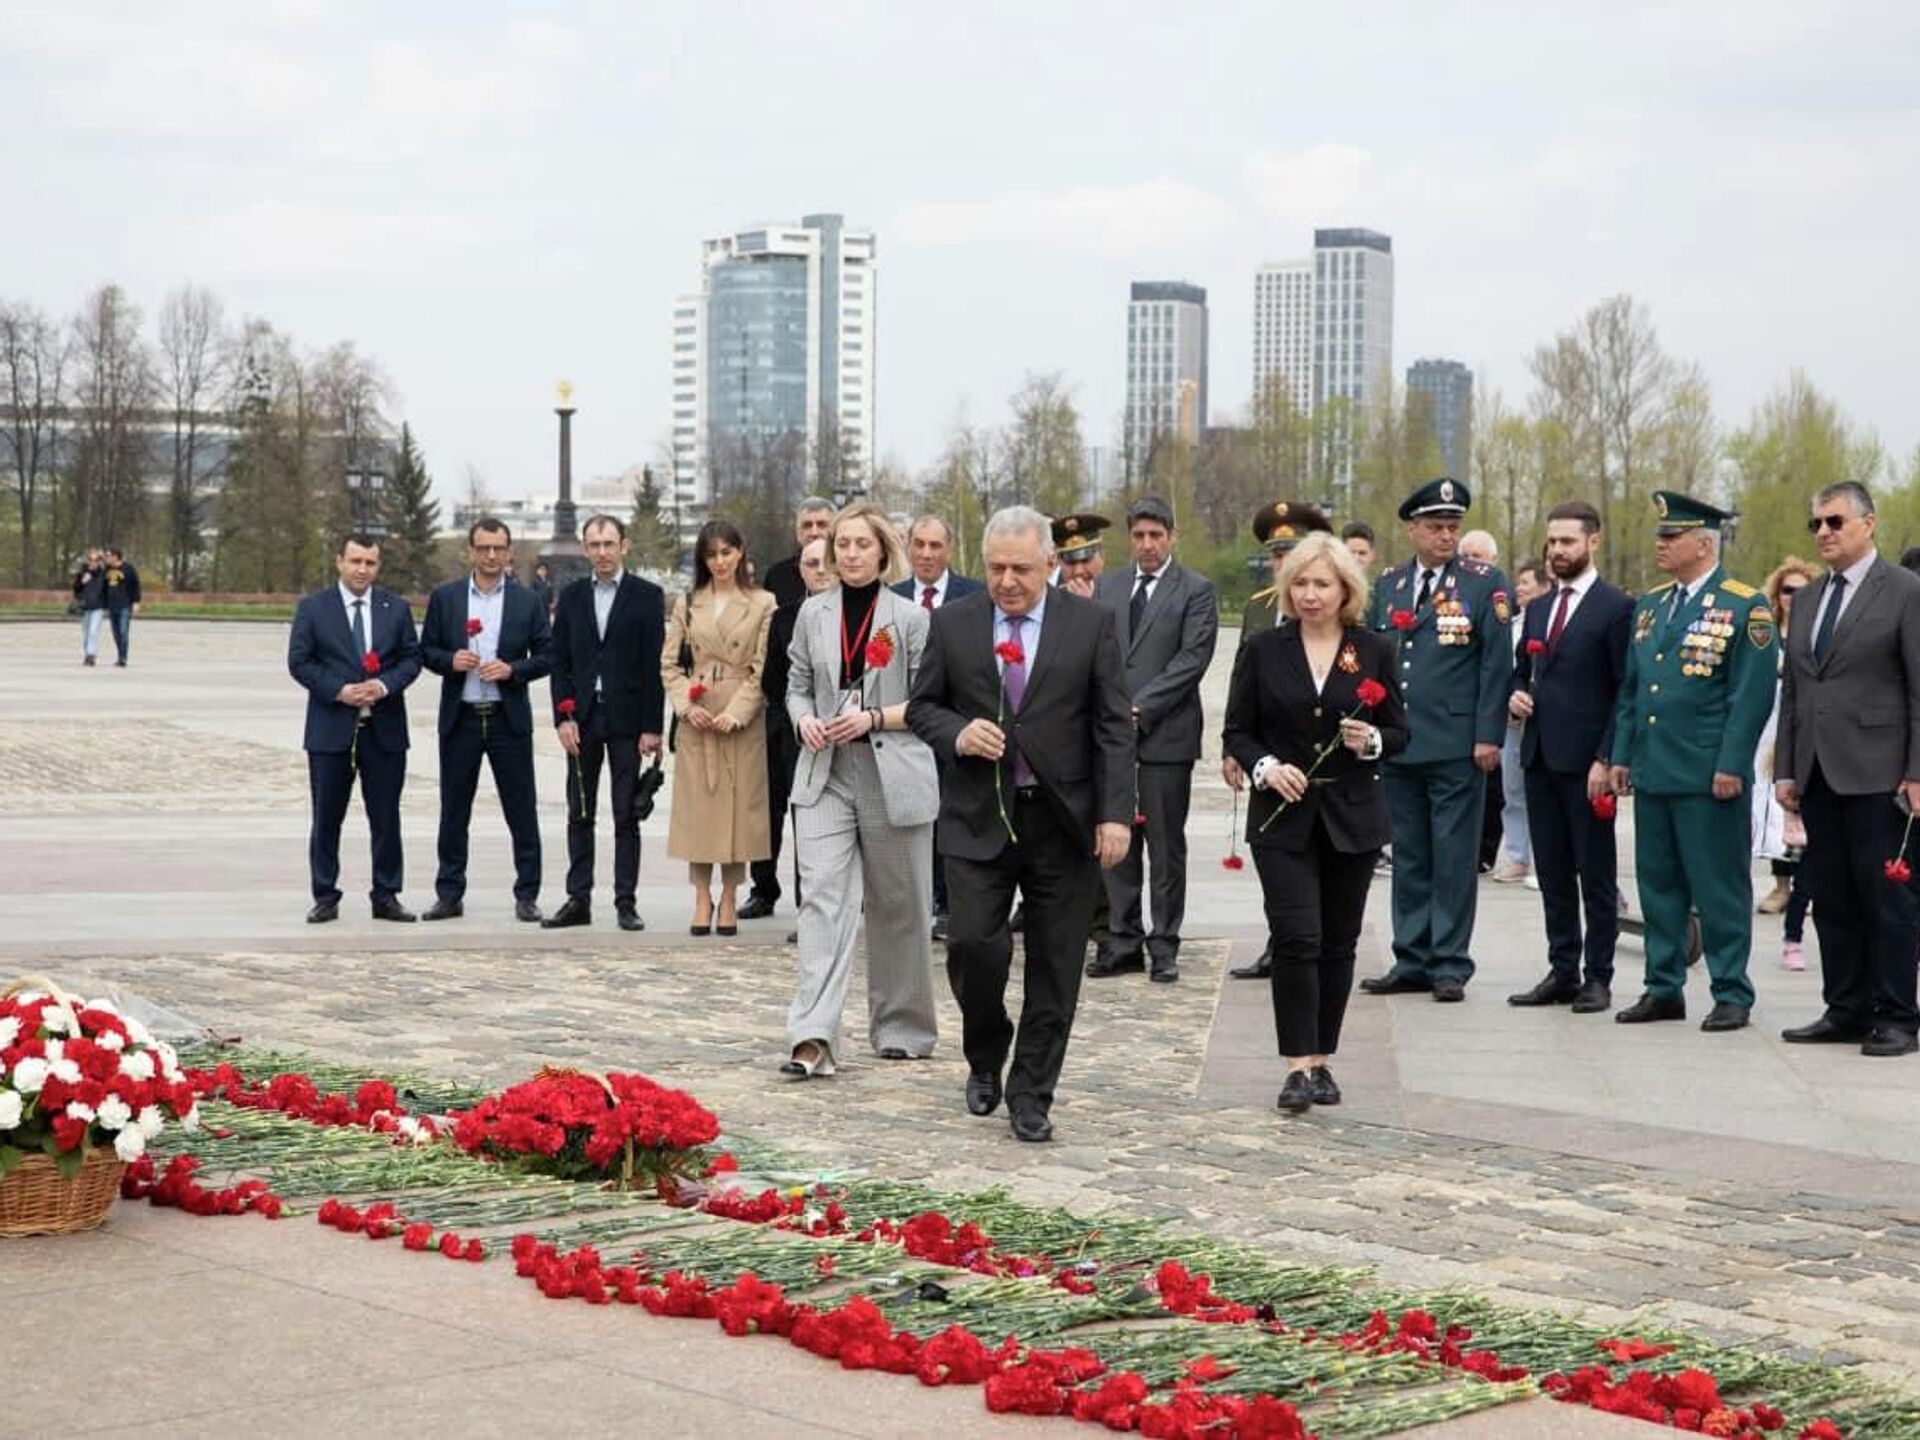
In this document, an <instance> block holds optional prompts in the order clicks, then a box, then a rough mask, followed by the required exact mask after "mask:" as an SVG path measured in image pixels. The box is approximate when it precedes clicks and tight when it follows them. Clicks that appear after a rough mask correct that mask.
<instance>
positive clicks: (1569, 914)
mask: <svg viewBox="0 0 1920 1440" xmlns="http://www.w3.org/2000/svg"><path fill="white" fill-rule="evenodd" d="M1599 549H1600V512H1599V511H1597V510H1595V509H1594V508H1593V506H1591V505H1589V504H1588V503H1587V502H1586V501H1585V500H1569V501H1567V502H1565V503H1564V504H1560V505H1556V506H1554V507H1553V509H1552V510H1550V511H1548V512H1547V572H1548V574H1549V575H1550V576H1551V577H1552V580H1553V588H1552V589H1550V590H1548V591H1546V592H1545V593H1544V594H1542V595H1540V596H1539V597H1538V598H1537V599H1535V600H1533V601H1532V602H1531V603H1529V604H1528V606H1527V610H1526V614H1525V617H1524V619H1523V623H1522V627H1521V634H1520V646H1519V653H1518V656H1517V658H1516V660H1515V662H1514V663H1515V669H1514V674H1513V695H1512V698H1511V699H1510V700H1509V701H1508V710H1509V713H1510V714H1512V715H1513V716H1514V717H1515V718H1516V719H1518V720H1520V721H1521V722H1522V723H1523V724H1524V726H1525V728H1524V729H1523V730H1522V731H1521V732H1520V763H1521V765H1522V766H1523V767H1524V775H1525V782H1526V805H1527V830H1528V834H1529V837H1530V838H1531V841H1532V844H1533V868H1534V874H1535V876H1537V877H1538V879H1539V881H1540V902H1541V906H1542V908H1543V909H1544V910H1545V912H1546V922H1547V963H1548V966H1549V967H1550V968H1549V969H1548V972H1547V976H1546V978H1545V979H1544V980H1542V981H1541V982H1540V983H1539V984H1538V985H1535V986H1534V987H1533V988H1532V989H1531V990H1525V991H1522V992H1521V993H1520V994H1518V995H1509V996H1508V997H1507V1003H1508V1004H1509V1005H1571V1006H1572V1007H1573V1010H1574V1013H1575V1014H1578V1015H1592V1014H1598V1013H1600V1012H1602V1011H1606V1010H1610V1009H1612V1008H1613V947H1614V942H1615V941H1616V940H1617V939H1618V938H1619V934H1620V881H1619V864H1618V856H1617V853H1616V851H1615V849H1614V829H1613V815H1612V802H1611V799H1610V798H1609V800H1608V801H1606V802H1603V805H1604V808H1605V810H1606V812H1607V813H1606V814H1605V815H1604V817H1603V816H1602V815H1600V814H1596V813H1595V811H1594V801H1595V799H1596V798H1597V797H1599V796H1601V795H1607V794H1608V792H1609V790H1610V788H1611V787H1610V786H1609V783H1608V776H1607V755H1608V754H1609V753H1610V751H1611V750H1612V748H1613V711H1614V706H1615V705H1616V704H1618V703H1619V699H1620V682H1621V681H1622V680H1623V679H1624V678H1625V676H1626V673H1627V631H1628V628H1629V626H1630V625H1631V624H1632V621H1633V601H1631V600H1629V599H1628V598H1627V596H1626V594H1625V593H1624V592H1623V591H1621V590H1618V589H1616V588H1615V587H1614V586H1612V585H1609V584H1608V583H1607V582H1606V581H1604V580H1602V579H1601V578H1600V572H1599V571H1598V570H1596V569H1595V568H1594V559H1595V556H1596V555H1597V554H1598V552H1599ZM1536 647H1537V648H1536ZM1583 901H1584V903H1585V907H1586V917H1587V924H1586V935H1585V937H1584V940H1583V938H1582V936H1581V933H1580V911H1581V905H1582V902H1583ZM1583 954H1584V956H1585V960H1586V979H1585V980H1584V981H1582V980H1581V978H1580V976H1581V959H1582V956H1583Z"/></svg>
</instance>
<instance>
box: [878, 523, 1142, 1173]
mask: <svg viewBox="0 0 1920 1440" xmlns="http://www.w3.org/2000/svg"><path fill="white" fill-rule="evenodd" d="M984 550H985V558H986V568H987V593H986V594H977V595H972V596H969V597H968V598H967V599H965V600H962V601H959V602H957V603H956V604H954V605H951V606H948V607H946V608H944V609H941V610H938V611H936V612H934V617H933V628H932V631H931V632H930V635H929V638H928V642H927V650H926V654H925V656H924V658H923V659H922V662H921V666H920V674H919V676H918V677H917V678H916V680H915V682H914V688H913V699H912V701H911V702H910V703H909V705H908V707H907V723H908V724H909V725H911V726H912V727H913V730H914V733H915V734H917V735H919V736H920V738H921V739H922V740H924V741H926V742H927V744H928V745H930V746H932V747H933V748H934V750H935V751H937V752H941V753H944V754H946V755H949V756H952V757H954V758H953V760H952V762H951V764H950V766H949V768H948V772H947V779H946V784H945V786H944V787H943V789H942V792H941V797H940V839H939V844H940V849H941V851H942V853H943V854H944V855H945V856H946V860H947V866H948V879H949V882H950V885H951V890H950V895H951V897H952V902H953V911H952V924H951V928H950V930H949V938H948V942H947V978H948V981H949V983H950V984H951V985H952V986H953V994H954V998H955V999H956V1000H957V1001H958V1002H959V1004H960V1014H961V1025H962V1035H961V1043H962V1046H963V1048H964V1049H965V1051H966V1056H967V1071H968V1073H967V1109H968V1110H969V1111H971V1112H972V1113H973V1114H975V1115H991V1114H992V1113H993V1112H994V1110H995V1109H996V1108H997V1107H998V1106H999V1104H1000V1098H1001V1092H1002V1082H1001V1073H1000V1072H1001V1067H1002V1066H1003V1065H1004V1064H1005V1063H1006V1059H1007V1054H1008V1051H1009V1048H1011V1050H1012V1054H1013V1064H1012V1067H1011V1069H1010V1070H1008V1072H1007V1076H1006V1081H1005V1093H1006V1098H1007V1109H1008V1112H1009V1115H1010V1117H1011V1120H1012V1126H1013V1133H1014V1135H1015V1137H1016V1138H1018V1139H1021V1140H1027V1141H1044V1140H1050V1139H1052V1138H1053V1123H1052V1121H1051V1120H1050V1119H1049V1118H1048V1112H1049V1111H1050V1110H1051V1109H1052V1107H1053V1095H1054V1087H1055V1085H1056V1083H1057V1082H1058V1080H1059V1077H1060V1066H1061V1064H1062V1062H1063V1061H1064V1060H1065V1059H1066V1053H1067V1039H1068V1036H1069V1035H1070V1033H1071V1032H1072V1029H1073V1014H1074V1009H1075V1006H1076V1004H1077V1002H1078V999H1079V993H1080V969H1081V961H1082V959H1083V957H1084V956H1085V954H1086V949H1087V928H1088V925H1089V923H1090V922H1091V919H1092V914H1093V887H1094V883H1095V881H1096V879H1097V877H1098V874H1099V870H1100V869H1103V868H1110V867H1112V866H1113V865H1115V864H1117V863H1118V862H1119V860H1120V859H1121V857H1122V856H1123V855H1125V854H1126V850H1127V843H1128V838H1129V837H1128V829H1129V824H1128V822H1129V820H1130V818H1131V816H1132V813H1133V777H1132V769H1133V729H1132V721H1131V716H1130V713H1129V706H1128V703H1127V694H1126V690H1125V687H1124V685H1123V683H1122V678H1121V660H1120V652H1119V649H1118V647H1117V646H1116V644H1115V642H1114V639H1113V618H1112V616H1111V614H1110V613H1108V612H1107V611H1106V610H1105V609H1104V608H1103V607H1101V606H1099V605H1096V604H1094V603H1092V602H1089V601H1086V600H1082V599H1080V597H1078V596H1077V595H1071V594H1067V593H1065V592H1063V591H1060V590H1058V589H1055V588H1053V587H1051V586H1049V585H1048V584H1047V574H1048V568H1049V565H1050V562H1051V560H1052V551H1053V542H1052V538H1051V535H1050V533H1049V530H1048V524H1047V517H1046V516H1044V515H1042V514H1041V513H1040V512H1039V511H1037V510H1032V509H1029V508H1027V507H1026V506H1015V507H1013V508H1010V509H1007V510H1002V511H1000V512H999V513H997V514H996V515H995V516H994V517H993V518H992V519H991V520H990V521H988V522H987V527H986V535H985V538H984ZM1016 889H1018V890H1019V891H1020V892H1021V893H1022V894H1023V895H1025V896H1026V898H1027V899H1028V901H1030V902H1031V903H1030V906H1029V909H1028V914H1027V925H1026V935H1025V940H1026V944H1025V950H1026V999H1025V1003H1024V1005H1023V1006H1022V1009H1021V1012H1020V1027H1019V1030H1018V1033H1017V1034H1016V1032H1015V1030H1014V1026H1013V1022H1012V1021H1011V1020H1010V1019H1009V1018H1008V1016H1007V1010H1006V989H1007V976H1008V973H1009V971H1010V969H1011V967H1012V964H1013V936H1012V933H1011V932H1010V931H1009V930H1008V928H1007V920H1008V916H1009V912H1010V911H1011V910H1012V908H1013V894H1014V891H1015V890H1016Z"/></svg>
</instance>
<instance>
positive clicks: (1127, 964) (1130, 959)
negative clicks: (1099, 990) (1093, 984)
mask: <svg viewBox="0 0 1920 1440" xmlns="http://www.w3.org/2000/svg"><path fill="white" fill-rule="evenodd" d="M1146 968H1147V961H1146V957H1145V956H1143V955H1140V954H1138V953H1135V954H1132V955H1115V954H1113V953H1111V952H1102V951H1098V950H1096V951H1095V952H1094V955H1093V959H1092V960H1091V961H1089V962H1088V964H1087V976H1088V978H1089V979H1093V980H1109V979H1112V978H1113V977H1114V976H1115V975H1125V974H1127V973H1129V972H1137V971H1141V970H1144V969H1146Z"/></svg>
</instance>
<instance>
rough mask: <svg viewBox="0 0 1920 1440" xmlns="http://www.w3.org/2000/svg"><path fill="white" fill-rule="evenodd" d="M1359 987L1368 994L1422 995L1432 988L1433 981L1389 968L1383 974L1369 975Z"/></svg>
mask: <svg viewBox="0 0 1920 1440" xmlns="http://www.w3.org/2000/svg"><path fill="white" fill-rule="evenodd" d="M1360 988H1361V989H1362V990H1364V991H1366V992H1367V994H1369V995H1424V994H1426V993H1427V991H1429V990H1431V989H1433V982H1432V981H1431V980H1421V979H1418V978H1416V977H1415V976H1412V975H1402V974H1401V973H1400V972H1399V971H1397V970H1389V971H1388V972H1387V973H1386V974H1384V975H1369V976H1368V977H1367V978H1366V979H1364V980H1362V981H1361V982H1360Z"/></svg>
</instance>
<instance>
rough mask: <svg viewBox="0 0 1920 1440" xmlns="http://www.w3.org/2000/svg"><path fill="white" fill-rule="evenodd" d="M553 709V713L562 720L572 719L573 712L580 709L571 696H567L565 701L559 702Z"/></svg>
mask: <svg viewBox="0 0 1920 1440" xmlns="http://www.w3.org/2000/svg"><path fill="white" fill-rule="evenodd" d="M553 708H554V710H555V711H557V712H558V713H559V716H560V718H561V719H562V720H571V719H572V718H573V712H574V711H576V710H578V709H579V708H580V705H579V702H578V701H576V700H575V699H574V698H573V697H572V696H571V695H569V696H568V697H567V698H566V699H564V700H562V701H560V702H559V703H558V704H557V705H555V706H554V707H553Z"/></svg>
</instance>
